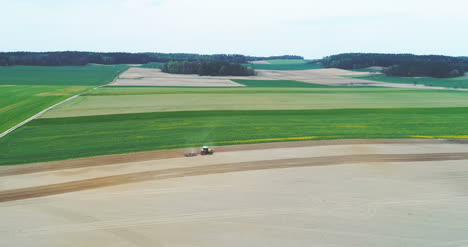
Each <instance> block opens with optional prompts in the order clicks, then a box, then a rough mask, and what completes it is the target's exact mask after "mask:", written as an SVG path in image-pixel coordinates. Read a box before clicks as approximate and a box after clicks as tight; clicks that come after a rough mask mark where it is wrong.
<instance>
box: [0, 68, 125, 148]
mask: <svg viewBox="0 0 468 247" xmlns="http://www.w3.org/2000/svg"><path fill="white" fill-rule="evenodd" d="M127 70H128V69H126V70H124V71H122V72H121V73H119V74H118V75H117V76H116V77H115V78H114V80H112V81H111V82H109V83H106V84H104V85H100V86H97V87H95V88H92V89H90V90H87V91H85V92H82V93H79V94H77V95H73V96H71V97H70V98H66V99H64V100H62V101H60V102H58V103H56V104H54V105H52V106H49V107H47V108H46V109H44V110H42V111H40V112H38V113H36V114H34V115H33V116H31V117H30V118H28V119H26V120H24V121H22V122H21V123H19V124H17V125H15V126H13V127H11V128H9V129H7V130H6V131H4V132H3V133H1V134H0V139H1V138H3V137H5V136H7V135H8V134H10V133H11V132H13V131H15V130H17V129H19V128H20V127H22V126H23V125H25V124H27V123H29V122H31V121H32V120H34V119H36V118H38V117H40V116H42V115H44V113H46V112H48V111H50V110H52V109H54V108H55V107H57V106H59V105H62V104H63V103H66V102H68V101H70V100H73V99H75V98H78V97H79V96H81V95H83V94H87V93H89V92H92V91H94V90H96V89H98V88H101V87H104V86H107V85H109V84H111V83H114V82H115V81H116V80H117V79H118V78H119V77H120V75H121V74H122V73H125V71H127Z"/></svg>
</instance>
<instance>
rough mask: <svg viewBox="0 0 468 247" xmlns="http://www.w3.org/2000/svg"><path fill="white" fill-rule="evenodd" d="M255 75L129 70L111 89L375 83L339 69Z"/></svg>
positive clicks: (143, 69)
mask: <svg viewBox="0 0 468 247" xmlns="http://www.w3.org/2000/svg"><path fill="white" fill-rule="evenodd" d="M257 72H258V75H257V76H249V77H236V76H198V75H175V74H167V73H163V72H161V70H159V69H146V68H130V69H129V70H127V71H126V72H125V73H123V74H122V75H121V76H120V77H119V78H118V79H117V80H116V81H115V82H114V83H112V84H110V85H112V86H192V87H237V86H243V85H241V84H238V83H235V82H233V81H231V80H232V79H249V80H298V81H303V82H309V83H317V84H326V85H371V84H372V85H373V84H378V83H379V82H371V81H366V80H359V79H352V78H344V77H341V76H342V75H367V74H369V73H368V72H352V71H347V70H340V69H314V70H296V71H286V70H257Z"/></svg>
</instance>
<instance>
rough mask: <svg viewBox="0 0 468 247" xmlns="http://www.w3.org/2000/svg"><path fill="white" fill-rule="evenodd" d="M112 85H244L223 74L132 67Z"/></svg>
mask: <svg viewBox="0 0 468 247" xmlns="http://www.w3.org/2000/svg"><path fill="white" fill-rule="evenodd" d="M110 85H112V86H173V87H242V86H244V85H241V84H239V83H236V82H233V81H231V80H229V79H228V78H226V77H221V76H198V75H175V74H168V73H163V72H161V70H160V69H147V68H130V69H129V70H127V71H126V72H125V73H123V74H122V75H120V77H119V78H118V79H117V80H116V81H115V82H113V83H111V84H110Z"/></svg>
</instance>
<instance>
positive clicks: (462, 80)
mask: <svg viewBox="0 0 468 247" xmlns="http://www.w3.org/2000/svg"><path fill="white" fill-rule="evenodd" d="M350 77H351V78H355V79H361V80H369V81H379V82H389V83H401V84H412V85H424V86H434V87H446V88H468V77H466V76H462V77H456V78H429V77H392V76H385V75H371V76H350Z"/></svg>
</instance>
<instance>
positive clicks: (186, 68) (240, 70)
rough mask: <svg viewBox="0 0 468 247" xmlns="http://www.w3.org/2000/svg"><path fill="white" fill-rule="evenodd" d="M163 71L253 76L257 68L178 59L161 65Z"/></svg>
mask: <svg viewBox="0 0 468 247" xmlns="http://www.w3.org/2000/svg"><path fill="white" fill-rule="evenodd" d="M161 71H162V72H166V73H171V74H197V75H201V76H253V75H255V70H253V69H252V68H249V67H246V66H243V65H241V64H238V63H228V62H187V61H176V62H168V63H165V64H163V65H161Z"/></svg>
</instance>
